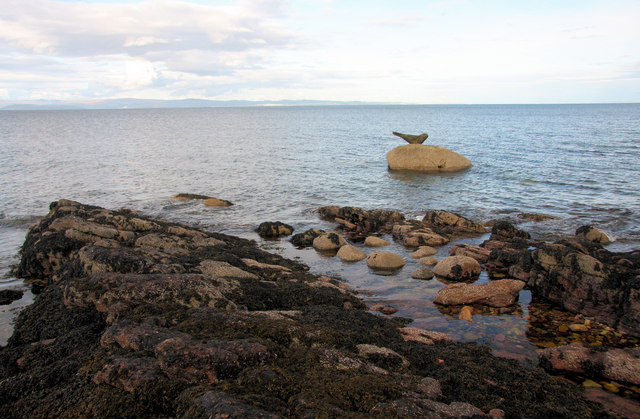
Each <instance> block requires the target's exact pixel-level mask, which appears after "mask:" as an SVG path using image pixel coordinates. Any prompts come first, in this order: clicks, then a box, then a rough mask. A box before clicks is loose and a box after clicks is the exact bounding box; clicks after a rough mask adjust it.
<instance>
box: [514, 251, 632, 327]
mask: <svg viewBox="0 0 640 419" xmlns="http://www.w3.org/2000/svg"><path fill="white" fill-rule="evenodd" d="M510 272H512V273H514V274H516V275H518V276H520V277H523V278H524V277H526V280H527V286H528V287H529V288H530V289H531V290H532V291H533V293H534V295H537V296H541V297H544V298H545V299H547V300H549V301H552V302H554V303H557V304H559V305H560V306H561V307H563V308H564V309H566V310H569V311H572V312H574V313H581V314H584V315H586V316H592V317H595V318H596V320H598V321H601V322H603V323H606V324H608V325H610V326H614V327H618V328H620V329H621V330H624V331H626V332H628V333H632V334H634V335H640V275H639V274H640V254H638V253H637V252H634V253H613V252H609V251H607V250H605V249H603V248H602V247H601V246H599V245H597V244H590V243H585V242H571V241H561V242H558V243H554V244H548V243H543V244H540V245H539V246H538V247H537V248H535V249H532V250H527V251H526V256H525V257H523V258H522V259H521V261H520V262H519V264H518V265H515V266H513V267H512V268H511V269H510Z"/></svg>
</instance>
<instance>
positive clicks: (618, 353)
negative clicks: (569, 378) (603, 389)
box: [538, 344, 640, 385]
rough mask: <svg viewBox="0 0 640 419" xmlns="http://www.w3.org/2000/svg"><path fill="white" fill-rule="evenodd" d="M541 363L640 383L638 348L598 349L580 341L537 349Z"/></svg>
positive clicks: (588, 374) (545, 365)
mask: <svg viewBox="0 0 640 419" xmlns="http://www.w3.org/2000/svg"><path fill="white" fill-rule="evenodd" d="M538 357H539V359H540V364H541V365H542V366H543V367H544V368H546V369H548V370H550V371H567V372H577V373H582V374H586V375H587V376H589V377H593V378H596V379H598V378H600V377H604V378H608V379H610V380H616V381H622V382H625V383H631V384H635V385H640V348H629V349H609V350H606V351H604V350H602V349H599V350H597V351H594V350H592V349H589V348H586V347H584V346H582V345H581V344H572V345H564V346H557V347H555V348H547V349H541V350H540V351H538Z"/></svg>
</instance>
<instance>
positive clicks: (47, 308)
mask: <svg viewBox="0 0 640 419" xmlns="http://www.w3.org/2000/svg"><path fill="white" fill-rule="evenodd" d="M333 210H336V209H335V208H333V209H332V210H331V211H333ZM338 210H339V209H338ZM338 210H336V211H338ZM335 215H339V214H338V213H336V214H335ZM334 218H336V217H334ZM341 219H342V218H341ZM344 221H348V222H349V223H351V224H352V225H353V226H355V228H354V229H352V230H353V231H354V232H355V233H359V232H358V228H357V227H358V226H357V223H353V221H354V219H350V220H346V219H345V220H344ZM356 221H357V220H356ZM365 221H367V220H365ZM368 221H371V220H368ZM396 221H397V220H396ZM374 224H375V223H374ZM409 224H411V223H409ZM343 225H344V224H343ZM363 225H367V224H366V222H365V223H364V224H363ZM387 227H389V226H388V225H386V224H385V223H382V224H380V225H373V226H372V225H370V224H369V227H368V228H370V229H371V230H373V229H381V228H382V229H384V228H387ZM414 227H417V226H414ZM423 227H424V226H420V228H423ZM467 227H469V226H467ZM469 228H471V227H469ZM361 230H362V229H361ZM410 231H417V230H415V229H414V230H406V231H405V233H404V235H403V236H402V238H400V239H404V238H407V237H409V236H410V234H409V232H410ZM505 231H506V230H505ZM361 232H362V231H360V233H361ZM355 233H354V234H355ZM420 233H421V234H422V233H425V232H424V231H420ZM507 233H508V232H507ZM511 233H513V236H512V237H510V238H509V237H506V236H505V237H503V238H502V241H503V242H504V243H506V244H504V245H503V246H502V247H501V248H500V249H499V250H500V251H498V252H495V255H496V256H495V258H494V260H493V261H492V262H493V263H494V265H493V266H494V268H495V269H502V270H503V271H505V272H509V274H511V275H512V276H515V277H519V278H520V279H519V280H522V281H525V282H527V283H528V281H532V284H533V283H534V282H535V281H537V280H538V278H540V277H542V276H543V274H544V272H542V271H540V269H541V268H540V266H541V265H540V264H536V261H535V260H533V259H531V257H529V258H528V259H526V261H528V262H529V264H528V265H527V264H524V265H523V264H522V263H521V260H520V258H517V260H516V257H515V256H514V255H515V254H516V253H517V254H518V255H519V257H521V256H523V255H524V253H522V254H521V253H518V252H517V251H521V250H522V251H524V250H528V249H529V247H531V246H527V247H525V248H519V247H517V244H518V243H520V242H519V240H523V239H524V237H521V236H519V233H517V232H511ZM443 234H444V233H443ZM352 236H353V235H352ZM420 237H426V236H424V235H423V236H420ZM514 239H515V240H514ZM524 240H526V239H524ZM493 241H494V244H495V242H496V241H499V240H497V238H494V240H493ZM419 244H421V243H419ZM520 245H522V243H520ZM582 246H583V247H584V249H585V251H586V252H587V253H589V252H596V253H597V252H599V251H600V250H599V249H597V248H595V247H593V248H590V247H589V245H582ZM565 247H566V249H569V250H571V252H569V251H567V253H564V254H563V253H562V251H563V250H566V249H560V248H558V247H553V248H549V251H546V252H539V253H538V254H537V255H539V256H540V257H542V259H543V261H545V262H546V263H547V264H549V261H550V259H549V258H545V257H544V255H547V256H549V255H552V256H553V255H555V256H557V261H560V262H561V261H563V260H564V256H566V255H569V254H572V252H573V253H575V249H574V248H571V247H570V246H569V245H566V246H565ZM539 248H540V249H546V248H545V247H544V246H543V244H540V247H539ZM551 250H553V252H551ZM498 256H500V257H498ZM605 256H606V257H607V258H609V259H607V263H609V262H611V263H613V264H616V266H617V265H620V266H621V268H620V270H619V271H616V274H617V275H618V276H616V277H615V278H616V279H618V280H621V278H622V276H620V275H622V274H621V273H622V272H623V268H624V269H627V270H629V271H630V272H635V271H634V269H637V267H636V264H637V261H636V259H635V257H636V256H634V255H633V254H629V255H626V256H625V257H619V258H617V259H616V258H615V257H614V256H611V255H609V254H606V255H604V256H603V257H605ZM589 257H591V258H595V256H589ZM568 259H571V257H568ZM568 259H567V263H568V267H571V266H574V265H576V264H577V265H579V266H583V265H584V263H582V265H581V264H580V262H581V261H582V262H584V261H591V259H588V260H587V259H584V258H583V259H584V261H583V260H582V259H581V260H577V261H576V260H573V259H572V260H568ZM622 259H624V260H626V261H628V263H627V262H620V260H622ZM490 261H491V260H488V261H487V263H488V262H490ZM499 263H501V264H502V266H498V264H499ZM556 265H558V266H560V267H562V264H561V263H557V264H556ZM549 266H550V265H549ZM589 266H590V268H591V270H588V269H586V270H585V269H582V271H578V270H574V271H573V272H574V273H576V272H577V273H580V275H582V273H584V272H586V273H588V274H594V272H595V273H597V272H600V271H599V270H598V269H595V270H594V266H595V265H593V264H592V265H589ZM606 266H608V265H606ZM604 267H605V265H603V268H604ZM525 268H527V269H528V270H527V269H525ZM567 269H568V268H567ZM607 269H609V268H607ZM592 271H594V272H592ZM625 272H626V271H625ZM548 273H549V272H547V274H548ZM17 274H18V275H19V276H20V277H23V278H25V279H26V280H27V281H30V282H31V283H33V284H36V285H37V286H38V287H40V288H41V292H40V293H39V294H38V295H37V297H36V299H35V301H34V303H33V304H32V305H31V306H29V307H27V308H26V309H25V310H24V311H23V312H22V313H21V314H20V316H19V318H18V320H17V322H16V325H15V330H14V334H13V336H12V337H11V338H10V339H9V342H8V344H7V345H6V346H5V347H3V348H1V349H0V380H1V381H0V400H1V404H2V409H1V410H0V415H2V417H55V416H58V417H88V416H97V417H211V416H215V415H216V414H218V415H227V416H226V417H316V416H326V417H416V416H432V417H471V416H474V415H476V416H482V415H485V416H486V417H607V416H608V415H609V414H610V413H609V411H608V410H607V409H605V408H603V407H602V406H601V405H599V404H597V403H594V402H592V401H590V400H588V399H587V398H586V397H585V394H584V392H583V389H581V388H579V387H576V386H574V385H572V384H569V383H567V382H565V381H563V380H560V379H558V378H555V377H552V376H550V375H548V374H547V373H546V372H545V371H544V370H542V369H541V368H539V367H535V366H524V365H522V364H520V363H518V362H516V361H514V360H508V359H503V358H498V357H495V356H493V355H491V353H490V350H489V349H488V348H487V347H484V346H481V345H478V344H462V343H456V342H452V341H451V340H450V339H449V338H448V337H447V336H446V335H443V334H440V333H434V332H430V331H428V330H422V329H417V328H412V327H407V326H406V324H407V323H408V320H406V319H402V318H397V317H396V318H388V317H384V316H380V315H377V314H375V313H372V312H371V311H369V310H368V309H367V307H366V305H365V304H363V302H362V301H361V300H360V299H359V298H358V297H357V296H356V295H355V294H354V293H353V292H352V291H351V290H349V289H348V288H347V287H345V286H344V284H341V283H339V282H337V281H335V280H332V279H329V278H327V277H322V276H317V275H313V274H311V273H309V271H308V268H307V267H306V266H304V265H302V264H300V263H298V262H295V261H291V260H287V259H285V258H283V257H281V256H278V255H275V254H271V253H267V252H265V251H262V250H260V249H259V248H258V247H257V246H256V244H255V243H254V242H251V241H248V240H243V239H239V238H236V237H232V236H228V235H223V234H219V233H210V232H205V231H202V230H198V229H194V228H192V227H190V226H187V225H181V224H177V223H169V222H164V221H161V220H156V219H150V218H147V217H144V216H142V215H139V214H136V213H135V212H132V211H127V210H119V211H112V210H107V209H103V208H99V207H94V206H88V205H82V204H79V203H76V202H72V201H66V200H61V201H58V202H54V203H53V204H52V205H51V211H50V213H49V215H48V216H47V217H45V218H43V219H42V221H40V223H39V224H38V225H37V226H35V227H33V228H32V229H31V230H30V232H29V234H28V236H27V239H26V241H25V244H24V246H23V249H22V260H21V262H20V265H19V267H18V269H17ZM557 276H558V275H556V277H557ZM625 278H626V277H625ZM622 279H624V278H622ZM542 288H544V287H542ZM547 289H548V290H549V294H550V295H551V294H553V293H554V292H555V291H553V290H552V289H551V288H549V287H547ZM633 290H634V288H630V290H629V291H627V294H630V293H632V292H633ZM551 296H552V295H551ZM630 301H632V302H633V301H635V300H633V299H631V300H630ZM596 307H598V306H597V305H596ZM583 308H584V307H583ZM633 310H634V308H632V310H631V311H630V313H631V315H630V316H629V315H628V314H629V313H627V314H625V313H621V312H620V313H618V312H616V313H615V314H616V315H619V316H620V317H619V318H618V319H617V323H618V324H619V325H620V324H621V325H622V326H623V327H625V328H626V329H627V330H631V329H633V327H635V323H634V317H633V315H634V313H635V312H634V311H633ZM601 314H607V313H601ZM629 328H631V329H629ZM223 417H224V416H223Z"/></svg>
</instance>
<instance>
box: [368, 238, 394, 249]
mask: <svg viewBox="0 0 640 419" xmlns="http://www.w3.org/2000/svg"><path fill="white" fill-rule="evenodd" d="M364 245H365V246H368V247H384V246H389V242H388V241H386V240H385V239H381V238H380V237H376V236H369V237H367V238H366V239H365V240H364Z"/></svg>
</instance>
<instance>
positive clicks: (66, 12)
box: [0, 0, 640, 103]
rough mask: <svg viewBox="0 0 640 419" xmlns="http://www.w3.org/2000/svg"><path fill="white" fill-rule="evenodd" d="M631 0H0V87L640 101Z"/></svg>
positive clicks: (38, 91) (51, 93) (137, 94)
mask: <svg viewBox="0 0 640 419" xmlns="http://www.w3.org/2000/svg"><path fill="white" fill-rule="evenodd" d="M639 22H640V1H638V0H626V1H625V0H603V1H600V0H579V1H574V0H532V1H529V0H504V1H501V0H433V1H431V0H417V1H413V0H395V1H382V0H380V1H378V0H368V1H365V0H362V1H361V0H333V1H332V0H316V1H310V0H295V1H294V0H291V1H285V0H263V1H260V0H255V1H253V0H246V1H224V0H220V1H204V0H197V1H196V0H192V1H189V0H159V1H133V0H87V1H75V0H66V1H63V0H0V100H30V99H31V100H32V99H63V100H78V99H96V98H124V97H126V98H149V99H182V98H204V99H225V100H226V99H248V100H279V99H318V100H362V101H383V102H405V103H566V102H640V23H639Z"/></svg>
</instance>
